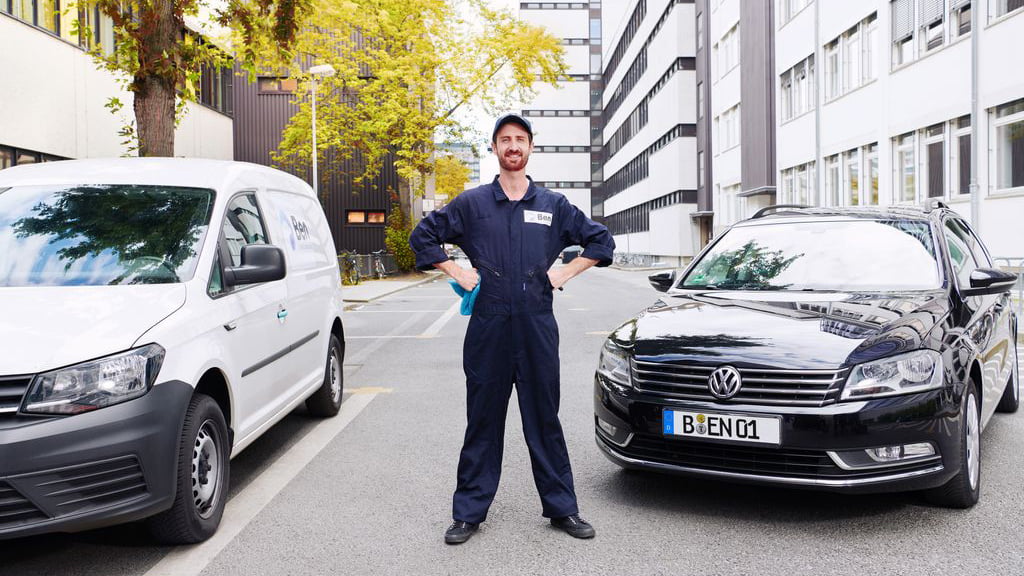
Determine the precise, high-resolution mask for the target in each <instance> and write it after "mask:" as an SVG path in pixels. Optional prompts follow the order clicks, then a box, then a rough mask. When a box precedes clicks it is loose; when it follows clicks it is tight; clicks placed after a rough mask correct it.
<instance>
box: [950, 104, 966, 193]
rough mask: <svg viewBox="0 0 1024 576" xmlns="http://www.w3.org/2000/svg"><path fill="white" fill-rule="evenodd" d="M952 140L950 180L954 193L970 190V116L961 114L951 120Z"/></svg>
mask: <svg viewBox="0 0 1024 576" xmlns="http://www.w3.org/2000/svg"><path fill="white" fill-rule="evenodd" d="M952 130H953V140H952V141H951V143H950V146H949V148H950V152H951V153H952V160H951V161H950V167H951V168H952V169H953V170H954V173H953V174H952V176H951V178H950V181H951V182H952V183H954V188H953V193H954V194H970V192H971V117H970V116H961V117H960V118H958V119H956V120H954V121H953V122H952Z"/></svg>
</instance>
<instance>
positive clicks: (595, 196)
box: [519, 0, 603, 219]
mask: <svg viewBox="0 0 1024 576" xmlns="http://www.w3.org/2000/svg"><path fill="white" fill-rule="evenodd" d="M519 14H520V17H521V18H522V19H523V20H525V21H527V22H530V23H532V24H536V25H540V26H544V27H546V28H547V29H548V31H549V32H550V33H552V34H554V35H555V36H557V37H559V38H561V39H562V44H563V46H564V47H565V51H566V60H567V63H568V67H569V69H568V71H567V74H568V75H569V78H568V79H567V80H566V81H563V82H560V85H559V86H558V87H553V86H550V85H547V84H545V85H538V90H537V97H536V98H535V99H534V100H533V101H532V102H530V104H529V106H528V107H526V108H524V109H523V115H524V116H527V117H528V118H529V119H530V122H531V123H533V129H534V132H535V137H534V153H533V156H532V157H531V158H530V170H529V172H530V174H531V176H532V177H533V178H534V179H535V180H536V182H537V183H538V184H541V185H543V186H546V187H548V188H550V189H552V190H554V191H556V192H561V193H562V194H565V196H566V197H567V198H568V199H569V201H571V202H572V203H573V204H575V205H576V206H578V207H579V208H580V209H581V210H583V211H584V212H585V213H586V214H588V215H591V216H593V217H595V218H598V219H600V217H601V216H602V215H603V213H602V209H603V202H602V201H603V195H602V192H601V181H602V175H601V144H602V136H601V91H602V79H601V2H600V1H599V0H595V1H591V2H523V3H521V4H520V5H519Z"/></svg>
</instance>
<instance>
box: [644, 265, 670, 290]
mask: <svg viewBox="0 0 1024 576" xmlns="http://www.w3.org/2000/svg"><path fill="white" fill-rule="evenodd" d="M647 280H648V281H650V283H651V286H654V289H655V290H657V291H658V292H668V289H669V288H671V287H672V285H673V284H675V283H676V271H675V270H672V271H670V272H658V273H657V274H651V275H650V276H648V277H647Z"/></svg>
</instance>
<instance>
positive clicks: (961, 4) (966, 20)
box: [950, 0, 973, 36]
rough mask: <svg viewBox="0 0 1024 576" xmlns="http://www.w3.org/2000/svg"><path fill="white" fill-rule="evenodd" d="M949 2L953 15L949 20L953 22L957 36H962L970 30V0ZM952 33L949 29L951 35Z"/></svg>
mask: <svg viewBox="0 0 1024 576" xmlns="http://www.w3.org/2000/svg"><path fill="white" fill-rule="evenodd" d="M951 4H952V6H951V12H952V13H953V15H952V17H951V18H950V21H951V22H952V23H953V26H954V28H953V30H956V35H957V36H963V35H964V34H967V33H968V32H970V31H971V21H972V20H973V18H972V17H971V0H952V2H951ZM952 34H953V32H952V31H950V35H951V36H952Z"/></svg>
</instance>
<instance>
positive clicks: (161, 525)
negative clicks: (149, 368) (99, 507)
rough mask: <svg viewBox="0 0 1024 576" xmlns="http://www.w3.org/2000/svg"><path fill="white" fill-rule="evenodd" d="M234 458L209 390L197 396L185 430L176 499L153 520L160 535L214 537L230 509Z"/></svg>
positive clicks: (172, 540)
mask: <svg viewBox="0 0 1024 576" xmlns="http://www.w3.org/2000/svg"><path fill="white" fill-rule="evenodd" d="M230 458H231V445H230V443H229V441H228V427H227V423H226V422H225V421H224V414H223V412H221V409H220V406H218V405H217V402H216V401H214V399H213V398H210V397H209V396H207V395H205V394H195V395H193V396H192V400H191V401H190V402H189V405H188V410H187V411H186V412H185V424H184V426H182V430H181V443H180V446H179V449H178V472H177V481H176V488H177V491H176V494H175V497H174V504H172V505H171V508H170V509H169V510H166V511H164V512H161V513H160V514H157V515H156V516H153V517H152V518H150V519H149V529H150V531H151V532H152V533H153V536H154V537H155V538H156V539H157V540H159V541H160V542H162V543H165V544H194V543H196V542H202V541H203V540H206V539H207V538H209V537H210V536H213V533H214V532H216V531H217V526H219V525H220V518H221V516H222V515H223V514H224V504H225V502H226V500H227V494H228V478H229V474H230V467H229V463H228V461H229V459H230Z"/></svg>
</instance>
